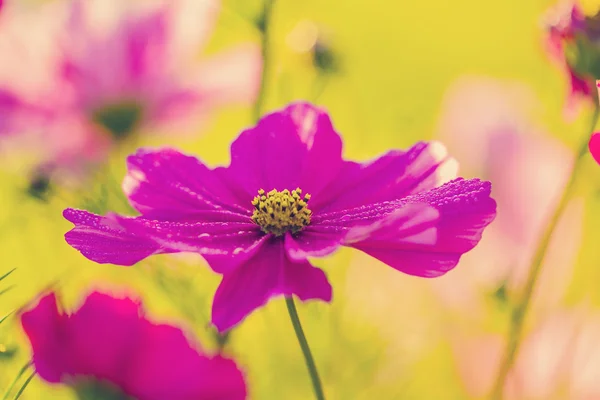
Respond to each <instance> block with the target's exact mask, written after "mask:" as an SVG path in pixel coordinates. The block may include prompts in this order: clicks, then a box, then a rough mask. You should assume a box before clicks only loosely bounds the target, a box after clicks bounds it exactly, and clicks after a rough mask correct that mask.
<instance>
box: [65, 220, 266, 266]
mask: <svg viewBox="0 0 600 400" xmlns="http://www.w3.org/2000/svg"><path fill="white" fill-rule="evenodd" d="M232 215H233V217H232ZM64 216H65V218H66V219H67V220H69V221H71V222H73V223H74V224H75V228H73V229H72V230H71V231H69V232H67V233H66V235H65V239H66V240H67V242H68V243H69V244H70V245H71V246H73V247H74V248H75V249H77V250H79V251H80V252H81V253H82V254H83V255H84V256H85V257H87V258H89V259H90V260H92V261H96V262H98V263H112V264H117V265H133V264H135V263H136V262H138V261H141V260H142V259H144V258H146V257H148V256H150V255H153V254H161V253H179V252H195V253H198V254H201V255H203V256H205V257H206V258H207V259H208V260H209V262H210V265H211V267H212V268H213V269H214V270H215V271H217V272H225V271H226V270H228V269H230V268H233V267H235V266H237V265H238V264H239V263H241V262H243V261H244V260H246V259H248V258H250V257H252V255H253V254H255V253H256V252H257V251H258V250H259V249H260V247H261V246H262V244H263V243H264V242H265V241H267V240H268V238H269V237H268V236H266V235H263V234H262V233H261V232H260V229H259V228H258V227H257V226H256V225H254V224H253V223H251V222H238V221H235V219H236V218H237V219H239V216H238V215H237V214H231V213H221V212H212V211H206V212H203V213H199V214H196V217H200V219H199V220H198V221H195V222H170V221H157V220H149V219H146V218H143V217H122V216H119V215H115V214H112V215H109V216H106V217H102V216H99V215H95V214H91V213H88V212H87V211H80V210H73V209H66V210H65V211H64ZM228 217H231V218H232V219H234V220H233V221H227V218H228ZM215 219H216V220H217V222H213V220H215Z"/></svg>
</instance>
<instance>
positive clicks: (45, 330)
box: [21, 292, 246, 400]
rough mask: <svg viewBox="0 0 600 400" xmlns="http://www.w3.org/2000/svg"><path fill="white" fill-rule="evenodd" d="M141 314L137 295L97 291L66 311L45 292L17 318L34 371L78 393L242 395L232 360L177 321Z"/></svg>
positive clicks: (144, 398)
mask: <svg viewBox="0 0 600 400" xmlns="http://www.w3.org/2000/svg"><path fill="white" fill-rule="evenodd" d="M144 314H145V312H144V309H143V308H142V306H141V305H140V304H139V302H138V301H134V300H131V299H128V298H123V299H118V298H114V297H111V296H109V295H106V294H101V293H98V292H93V293H91V294H90V295H89V296H88V297H87V298H86V299H85V302H84V304H83V305H82V306H81V307H80V308H79V309H78V310H77V311H75V312H74V313H72V314H65V313H63V312H61V311H59V309H58V305H57V300H56V296H55V295H54V294H49V295H47V296H45V297H43V298H42V299H41V300H40V301H39V304H37V306H36V307H35V308H33V309H31V310H29V311H26V312H25V313H23V314H22V316H21V322H22V325H23V328H24V330H25V333H26V334H27V336H28V338H29V341H30V342H31V347H32V350H33V365H34V367H35V371H36V373H37V375H38V376H40V377H41V378H42V379H44V380H45V381H47V382H50V383H63V384H67V385H70V386H72V387H73V389H74V390H76V391H77V393H78V394H79V396H78V397H79V398H84V399H88V398H93V399H104V398H111V399H117V398H118V399H122V398H125V397H127V398H130V397H129V396H131V397H133V398H135V399H138V400H159V399H160V400H164V399H167V398H168V399H172V400H189V399H194V400H201V399H207V400H208V399H216V398H219V399H223V400H243V399H244V398H246V386H245V383H244V377H243V375H242V373H241V371H240V370H239V369H238V368H237V366H236V364H235V363H234V362H233V361H231V360H228V359H225V358H223V357H221V356H220V355H217V356H214V357H211V356H207V355H205V354H202V353H201V352H199V350H198V349H197V348H196V346H192V345H190V343H189V341H188V339H186V336H185V334H184V332H183V331H182V330H181V329H179V328H177V327H175V326H171V325H164V324H156V323H153V322H151V321H150V320H148V319H147V318H146V316H145V315H144ZM125 372H126V373H125Z"/></svg>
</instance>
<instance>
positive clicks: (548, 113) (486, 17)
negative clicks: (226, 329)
mask: <svg viewBox="0 0 600 400" xmlns="http://www.w3.org/2000/svg"><path fill="white" fill-rule="evenodd" d="M587 3H588V4H586V7H589V8H593V7H594V6H595V4H593V2H591V1H588V2H587ZM551 5H552V2H550V1H542V0H502V1H493V2H488V1H481V0H454V1H450V0H425V1H402V0H400V1H389V0H388V1H383V0H369V1H367V0H346V1H339V0H335V1H334V0H320V1H317V0H306V1H289V0H276V5H275V11H274V15H273V19H274V22H273V24H274V25H273V40H274V43H273V46H274V48H273V52H272V56H273V66H274V68H273V69H272V72H273V74H272V75H271V76H270V77H269V78H270V79H269V86H268V87H269V90H268V93H267V102H266V108H267V109H268V110H270V109H274V108H277V107H279V106H282V105H284V104H286V103H287V102H289V101H291V100H294V99H309V100H310V96H311V93H312V92H313V90H312V88H313V84H314V80H315V78H316V75H315V72H314V70H313V68H312V66H311V64H310V62H309V59H308V58H307V55H301V54H295V53H294V52H292V51H291V50H290V49H289V47H287V45H286V43H285V37H286V35H287V34H288V33H289V32H290V31H291V30H292V29H293V28H294V26H295V25H296V24H297V23H298V21H300V20H304V19H308V20H312V21H314V22H315V23H317V24H319V25H321V26H323V27H326V28H327V30H328V32H329V34H330V39H331V44H332V49H333V51H334V52H335V53H336V54H337V55H338V56H339V58H340V61H341V72H340V73H339V74H337V75H334V76H332V77H331V78H329V81H328V83H327V86H326V88H325V90H324V92H323V93H322V95H321V96H320V97H319V98H318V100H317V103H318V104H319V105H322V106H324V107H326V108H327V109H328V111H329V112H330V114H331V116H332V119H333V121H334V124H335V126H336V128H337V130H338V131H339V132H340V133H341V134H342V135H343V138H344V145H345V155H346V156H347V157H349V158H357V159H368V158H372V157H374V156H376V155H377V154H379V153H381V152H383V151H386V150H387V149H389V148H393V147H400V148H404V147H408V146H410V145H411V144H412V143H414V142H415V141H417V140H421V139H428V138H431V137H432V136H433V135H434V133H435V128H436V126H437V123H438V113H439V111H440V108H441V100H442V97H443V95H444V92H445V90H446V89H447V88H448V86H449V85H450V84H451V83H452V82H453V81H455V80H456V79H457V78H459V77H460V76H462V75H465V74H478V75H487V76H492V77H496V78H500V79H510V80H518V81H522V82H524V83H526V84H528V85H530V86H531V88H532V89H533V91H534V92H535V93H536V94H537V96H538V97H539V98H540V100H541V103H542V107H541V108H539V109H537V110H536V114H535V115H532V118H533V119H534V120H535V121H537V122H538V123H540V124H541V125H542V126H544V127H546V128H547V129H548V131H550V132H552V133H553V134H554V135H556V136H557V137H558V138H560V139H561V140H562V141H564V143H566V144H567V145H569V146H571V147H575V145H576V143H577V142H578V141H579V140H581V138H582V129H583V127H584V126H585V125H586V124H585V121H581V120H576V121H575V122H572V123H567V122H565V121H564V120H563V114H562V107H563V105H564V101H565V100H564V96H565V94H566V90H567V84H566V82H565V79H564V76H563V74H562V73H561V71H559V69H558V68H556V66H555V65H554V64H551V63H550V62H549V61H548V59H547V57H546V55H545V54H544V52H543V48H542V40H543V36H542V35H543V32H542V30H541V17H542V15H543V13H544V11H545V10H546V9H547V8H548V7H549V6H551ZM222 8H223V9H222V12H221V15H220V18H219V21H218V24H217V28H216V31H215V33H214V36H213V38H212V40H211V42H210V45H209V47H208V49H206V52H207V53H215V52H217V51H219V50H220V49H223V48H227V47H229V46H231V45H234V44H236V43H241V42H246V41H253V42H256V43H258V42H259V35H258V32H257V31H256V29H255V27H254V26H253V25H252V22H251V19H252V18H254V17H256V16H257V15H258V14H259V12H260V9H261V5H260V2H257V1H245V0H244V1H242V0H226V1H225V2H224V4H223V7H222ZM32 29H35V27H32ZM252 122H253V121H252V114H251V107H250V106H247V107H241V106H236V107H229V108H225V109H222V110H219V111H218V112H217V114H216V115H215V116H214V117H213V118H212V120H211V122H210V123H209V124H208V125H207V126H206V128H205V129H204V130H203V131H202V132H198V135H196V136H194V137H192V138H189V137H188V138H185V139H177V138H175V136H172V137H170V138H169V139H165V138H163V139H160V138H159V139H152V141H151V142H149V141H144V139H139V140H138V142H140V143H145V144H146V143H147V144H153V145H156V144H162V143H169V144H170V145H174V146H178V147H180V148H182V149H184V150H186V151H187V152H193V153H196V154H198V155H199V157H200V158H201V159H203V160H205V161H207V162H208V163H210V164H217V163H225V162H227V157H228V150H229V149H228V146H229V143H230V142H231V141H232V140H233V139H234V138H235V137H236V135H237V134H238V133H239V131H240V130H241V129H242V128H244V127H246V126H248V125H250V124H251V123H252ZM167 140H169V141H168V142H167ZM132 150H133V148H122V149H120V150H119V151H118V152H116V153H115V154H113V156H112V158H111V165H110V168H109V175H102V176H103V177H102V179H100V180H98V181H96V182H94V183H90V184H89V185H87V186H86V187H84V188H83V189H81V190H80V192H78V193H77V194H74V193H69V192H64V193H63V192H61V196H60V198H54V199H53V200H52V201H51V202H50V203H43V202H40V201H37V200H35V199H32V198H29V197H27V196H26V195H25V194H24V193H23V191H22V190H21V189H22V188H23V187H24V185H25V178H26V177H25V176H19V175H18V174H15V173H14V171H10V172H8V171H3V172H1V175H0V254H1V255H2V257H1V261H0V272H2V271H5V270H9V269H12V268H17V270H16V271H15V273H14V274H13V275H11V276H10V278H7V279H6V280H5V281H4V282H3V284H4V285H9V284H10V285H15V287H14V288H13V289H12V290H10V291H9V292H7V293H6V294H4V295H3V296H2V297H1V298H0V313H4V312H8V311H10V310H12V309H13V308H15V307H18V306H20V305H22V304H25V302H27V301H28V300H30V299H31V298H33V297H34V296H35V295H36V293H38V292H39V291H40V290H42V289H44V288H45V287H47V286H49V285H51V284H55V283H56V282H58V283H57V284H58V287H59V288H60V290H61V291H62V292H63V293H64V296H65V301H66V302H67V303H72V302H74V301H77V299H78V298H79V297H78V296H79V295H80V294H81V293H82V290H85V289H86V288H89V287H90V286H89V285H90V284H92V283H93V282H103V285H102V286H101V287H108V288H112V287H114V286H119V287H122V288H124V287H126V286H127V287H131V288H134V289H135V291H136V292H137V293H139V294H140V295H141V296H142V297H143V299H144V300H145V301H146V304H147V307H148V309H149V310H150V311H151V314H152V315H153V316H154V317H156V318H157V319H167V320H172V321H181V318H185V319H187V323H189V324H191V326H193V329H194V330H195V332H196V333H197V335H198V336H199V338H200V340H201V341H202V343H203V345H204V346H205V347H208V348H214V346H215V340H214V336H213V332H212V330H211V329H210V328H208V323H209V315H210V302H211V297H212V294H213V293H214V290H215V288H216V285H217V284H218V276H216V275H215V274H213V273H212V272H211V271H210V270H209V269H208V268H207V267H206V266H205V265H204V264H203V263H202V261H201V259H200V258H199V257H194V256H191V257H178V258H173V257H167V256H160V257H155V258H152V259H149V260H147V261H144V262H142V263H140V264H138V265H136V266H135V267H132V268H124V267H117V266H107V265H96V264H94V263H92V262H90V261H88V260H86V259H85V258H83V257H82V256H81V255H80V254H79V253H77V252H76V251H75V250H73V249H71V248H70V247H69V246H67V244H66V243H65V242H64V240H63V234H64V233H65V232H66V231H67V230H68V229H69V228H70V224H69V223H67V222H65V221H63V220H62V219H61V215H60V212H61V209H62V208H64V207H66V206H75V207H86V206H91V207H97V208H98V210H99V211H105V210H115V211H127V208H126V207H125V206H124V204H123V197H122V195H120V194H119V193H118V190H117V188H118V186H117V185H118V182H120V180H121V179H122V176H123V173H124V156H125V155H126V154H127V153H128V152H130V151H132ZM459 161H460V160H459ZM584 174H585V176H584V177H583V178H582V181H583V182H584V184H582V185H581V188H580V190H581V193H582V194H584V195H586V197H587V200H588V201H587V202H586V222H585V226H584V233H585V235H584V243H583V244H582V252H581V256H580V257H579V261H578V264H577V265H575V266H574V268H575V269H576V272H575V280H574V282H573V284H572V285H571V289H570V291H569V295H568V297H567V299H566V300H565V301H566V302H567V303H568V304H575V303H577V302H578V301H580V300H582V299H589V298H591V299H592V302H593V304H600V296H599V295H598V293H599V292H600V290H599V288H600V285H599V284H598V282H600V272H599V271H598V268H597V266H598V265H599V262H600V251H599V250H598V247H597V244H596V241H597V239H598V236H597V235H596V232H597V226H598V223H599V222H600V213H598V210H599V209H600V202H599V201H598V196H597V194H596V189H597V187H598V185H597V184H596V182H598V178H600V173H599V172H597V171H596V170H595V165H593V164H592V162H591V161H589V160H588V162H586V165H585V168H584ZM107 176H108V177H107ZM103 185H104V186H105V188H106V187H108V189H105V191H104V192H103V189H102V188H101V186H103ZM354 257H355V254H354V253H353V252H352V251H347V250H343V251H340V252H339V253H337V254H335V255H334V256H332V257H329V258H327V259H322V260H318V261H316V265H318V266H320V267H322V268H323V269H324V270H325V271H326V272H327V273H328V276H329V278H330V280H331V282H332V285H333V287H334V300H333V302H332V303H331V304H322V303H310V304H307V305H301V306H300V314H301V318H302V320H303V322H304V325H305V329H306V332H307V335H308V338H309V341H310V343H311V345H312V349H313V352H314V354H315V356H316V360H317V364H318V366H319V367H320V371H321V374H322V379H323V381H324V383H325V390H326V392H327V394H328V398H330V399H344V400H345V399H463V398H467V395H466V394H465V392H464V390H463V388H462V383H461V380H460V379H459V376H458V374H457V372H456V370H455V366H454V362H453V360H452V353H451V352H450V348H449V346H448V344H447V342H446V341H445V340H444V337H443V336H444V335H443V334H440V332H441V331H440V329H442V328H443V324H444V322H443V321H444V319H443V312H442V311H441V309H440V306H439V304H436V302H435V300H433V297H432V296H430V295H428V294H427V293H428V291H429V290H430V288H429V287H428V284H427V282H423V280H420V279H418V278H414V277H409V276H406V275H403V274H401V273H395V274H391V273H388V271H387V270H385V268H386V267H385V266H383V265H382V264H379V263H368V262H364V270H363V271H362V272H361V273H362V274H364V276H365V277H364V279H365V281H368V282H369V284H368V285H365V286H364V287H362V286H361V285H357V284H356V283H354V284H349V283H348V282H347V278H348V274H347V271H348V268H349V265H350V264H351V263H353V262H354V264H356V263H357V262H358V263H359V264H362V263H363V261H364V260H365V258H364V257H363V258H361V259H359V261H357V259H356V258H354ZM359 267H360V266H359ZM458 268H460V265H459V267H458ZM159 276H161V277H162V278H163V279H164V282H166V283H165V285H163V286H161V285H160V284H158V283H157V281H158V277H159ZM377 279H381V280H382V285H381V288H378V287H377V284H376V282H377ZM355 281H356V278H355V279H354V282H355ZM373 282H375V284H374V283H373ZM408 290H410V291H411V293H413V292H420V291H423V293H424V294H423V295H422V296H421V295H419V296H416V297H414V298H412V297H411V298H408V297H407V296H406V295H404V292H405V291H408ZM541 290H543V288H542V289H541ZM382 297H385V298H386V299H387V300H386V301H384V302H383V303H384V304H388V305H389V304H390V303H391V302H390V299H394V298H395V297H397V298H398V302H397V303H396V304H395V307H393V308H390V307H387V308H385V309H382V308H381V307H380V304H381V301H379V300H380V299H381V298H382ZM357 299H359V300H357ZM490 318H492V319H495V320H497V322H498V324H497V326H496V327H495V328H494V329H497V331H502V330H503V329H505V328H506V323H507V321H508V314H507V313H506V311H505V310H503V309H502V308H493V307H491V308H490ZM17 322H18V321H16V320H11V321H10V322H9V323H5V324H4V325H2V327H1V328H0V343H1V344H3V345H4V346H6V348H7V349H9V350H10V349H11V348H12V347H13V346H14V345H15V344H20V345H21V347H20V348H19V349H18V353H17V354H16V355H15V356H14V357H8V356H5V357H2V356H1V354H0V389H2V388H5V387H6V385H7V384H8V382H10V380H11V379H12V378H13V377H14V375H15V374H16V373H17V370H18V369H19V367H20V366H21V365H22V364H23V363H24V362H25V360H26V359H27V357H28V356H29V353H28V349H27V347H26V346H23V345H25V344H26V343H25V342H24V341H23V337H22V334H21V333H20V330H19V326H18V323H17ZM115 329H119V328H118V327H115ZM390 332H393V333H394V334H390ZM416 332H418V334H419V336H420V337H419V339H420V340H419V341H418V342H419V345H418V346H417V347H418V348H416V347H415V345H414V336H415V333H416ZM0 349H2V347H0ZM227 351H228V352H229V353H230V354H232V355H233V356H235V357H236V358H237V359H238V360H239V362H240V363H241V364H242V365H243V366H244V368H245V370H246V371H247V373H248V377H249V378H248V381H249V386H250V392H251V395H252V398H254V399H286V400H287V399H290V400H294V399H309V398H311V395H312V394H311V389H310V385H309V381H308V378H307V374H306V371H305V368H304V363H303V359H302V357H301V353H300V351H299V348H298V346H297V343H296V339H295V337H294V336H293V331H292V329H291V325H290V323H289V320H288V316H287V314H286V310H285V307H284V305H283V301H282V300H281V299H278V300H274V301H272V302H270V303H269V305H268V306H267V307H265V308H264V309H261V310H259V311H257V312H255V313H254V314H252V315H251V316H250V317H249V318H248V319H247V320H246V321H244V322H243V323H242V324H241V325H240V326H239V327H238V328H236V329H235V331H234V332H233V334H232V338H231V342H230V343H228V345H227ZM1 391H2V390H0V392H1ZM69 396H70V394H69V392H68V391H65V390H61V389H57V388H50V387H49V386H47V385H45V384H43V383H42V382H41V381H39V380H37V379H35V380H34V381H33V382H32V384H31V385H30V387H29V388H28V390H27V392H26V393H25V394H24V395H23V397H22V398H23V399H68V398H71V397H69Z"/></svg>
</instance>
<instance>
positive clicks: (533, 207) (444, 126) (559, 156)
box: [432, 78, 583, 315]
mask: <svg viewBox="0 0 600 400" xmlns="http://www.w3.org/2000/svg"><path fill="white" fill-rule="evenodd" d="M535 103H536V102H535V99H534V98H533V97H532V96H531V94H530V93H529V92H528V91H527V90H526V89H525V88H523V87H521V86H519V85H515V84H503V83H501V82H498V81H495V80H493V79H488V78H465V79H463V80H461V81H459V82H458V83H457V84H456V85H455V86H454V87H453V88H451V89H450V90H449V92H448V93H447V95H446V99H445V102H444V107H443V110H442V113H441V119H440V124H439V126H440V129H439V130H440V132H439V133H440V137H441V139H442V140H443V141H444V142H445V143H446V144H447V146H448V148H449V151H450V152H452V153H453V154H455V156H456V159H457V160H460V162H461V168H462V173H463V175H466V176H471V175H477V176H484V177H485V178H486V179H489V180H490V181H492V182H493V183H494V192H495V197H496V200H497V202H498V216H497V218H496V221H495V222H494V223H493V224H492V225H491V226H490V227H489V230H488V234H487V235H486V236H485V237H484V238H483V239H482V241H481V243H480V245H479V246H478V247H477V248H476V249H474V250H473V251H472V252H470V253H468V254H466V255H465V256H464V257H463V258H462V259H461V265H462V268H460V269H457V270H455V271H453V272H452V273H449V274H447V275H446V276H444V277H442V278H440V279H438V280H437V281H436V282H432V284H433V285H434V287H435V289H436V292H437V293H438V294H439V295H440V296H441V297H442V298H443V299H444V304H445V305H447V306H449V307H455V308H456V309H457V310H462V311H463V312H464V310H470V315H481V313H482V312H483V311H484V310H485V308H484V307H485V306H486V303H485V302H484V301H483V300H484V299H485V297H486V295H487V296H488V298H489V295H491V294H492V293H494V292H495V291H497V290H504V289H506V290H508V294H509V295H510V294H511V291H512V290H513V289H515V288H520V287H522V285H523V283H524V281H525V279H526V277H527V273H528V271H529V264H530V262H531V258H532V256H533V252H534V250H535V247H536V244H537V242H538V240H539V237H540V235H541V233H542V230H543V228H544V227H545V226H546V221H547V219H548V218H549V217H550V215H551V213H552V211H553V210H554V208H555V206H556V204H557V201H558V198H559V197H560V193H561V191H562V190H563V187H564V185H565V184H566V179H567V177H568V174H569V170H570V165H571V164H572V162H573V155H572V154H571V152H570V151H569V150H568V149H566V148H565V147H564V146H562V145H561V144H560V143H559V142H558V141H556V140H555V139H552V138H551V137H549V136H548V135H546V134H544V133H543V132H540V130H539V128H537V127H535V126H534V125H533V124H532V123H531V122H530V121H529V120H528V118H527V117H526V115H525V113H524V111H523V110H527V109H528V108H531V107H532V106H533V105H534V104H535ZM582 212H583V209H582V204H581V203H580V202H579V201H577V200H575V201H573V202H572V203H571V204H570V205H569V206H568V208H567V211H566V212H565V214H564V215H563V216H562V218H561V220H560V222H559V225H558V227H557V229H556V231H555V234H554V236H553V238H552V240H551V244H550V248H549V250H548V256H547V257H546V261H545V262H544V266H543V269H542V274H541V276H540V278H539V279H540V280H541V281H542V283H541V285H543V287H544V290H543V291H537V292H536V295H535V296H536V298H537V302H535V301H534V306H536V307H539V306H550V307H551V306H552V305H553V304H555V303H556V302H557V301H558V300H560V299H561V297H562V296H563V294H564V291H565V290H566V286H567V285H568V283H569V281H570V278H571V274H572V265H573V261H574V258H575V256H576V255H577V252H578V248H579V242H580V237H581V226H582V218H583V216H582Z"/></svg>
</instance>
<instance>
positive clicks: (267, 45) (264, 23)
mask: <svg viewBox="0 0 600 400" xmlns="http://www.w3.org/2000/svg"><path fill="white" fill-rule="evenodd" d="M264 1H265V3H264V6H263V12H262V15H261V16H260V19H259V20H258V28H259V30H260V32H261V53H262V64H263V65H262V72H261V76H260V86H259V88H258V94H257V95H256V102H255V103H254V119H255V121H257V122H258V120H259V119H260V117H262V115H263V112H264V110H263V108H264V105H265V96H266V91H267V80H268V79H269V74H270V72H271V17H272V16H273V5H274V4H275V0H264Z"/></svg>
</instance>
